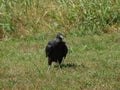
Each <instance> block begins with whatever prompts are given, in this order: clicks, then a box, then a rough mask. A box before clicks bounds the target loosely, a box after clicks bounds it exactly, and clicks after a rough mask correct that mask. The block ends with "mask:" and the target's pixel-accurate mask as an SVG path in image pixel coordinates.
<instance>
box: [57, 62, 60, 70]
mask: <svg viewBox="0 0 120 90" xmlns="http://www.w3.org/2000/svg"><path fill="white" fill-rule="evenodd" d="M57 63H58V68H59V69H61V67H60V62H59V60H57Z"/></svg>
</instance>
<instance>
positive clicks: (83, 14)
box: [0, 0, 120, 36]
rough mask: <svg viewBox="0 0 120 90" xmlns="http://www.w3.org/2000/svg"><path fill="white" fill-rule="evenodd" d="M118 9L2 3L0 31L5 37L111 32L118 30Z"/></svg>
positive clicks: (69, 0) (62, 2)
mask: <svg viewBox="0 0 120 90" xmlns="http://www.w3.org/2000/svg"><path fill="white" fill-rule="evenodd" d="M119 6H120V0H109V1H108V0H106V1H102V0H57V1H56V0H50V1H48V0H12V1H8V0H1V1H0V30H2V31H3V32H4V36H7V33H11V32H14V33H16V34H17V35H21V34H22V35H23V34H25V35H29V34H31V33H32V34H33V33H35V32H40V31H41V32H48V33H51V32H56V31H62V32H65V33H67V32H72V33H73V31H74V32H79V34H80V35H84V34H95V33H96V34H100V33H101V32H111V31H112V32H114V31H118V29H119V27H120V7H119ZM111 28H112V29H111Z"/></svg>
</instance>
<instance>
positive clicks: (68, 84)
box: [0, 33, 120, 90]
mask: <svg viewBox="0 0 120 90" xmlns="http://www.w3.org/2000/svg"><path fill="white" fill-rule="evenodd" d="M39 34H40V35H41V33H39ZM40 35H38V36H40ZM53 36H54V35H53ZM53 36H48V37H50V38H52V37H53ZM35 37H36V38H35ZM48 37H46V38H45V39H40V38H41V37H37V36H30V37H27V38H26V39H14V38H9V39H3V41H2V42H0V52H1V54H0V89H2V90H119V89H120V75H119V74H120V55H119V53H120V45H119V44H120V34H119V33H118V34H104V35H99V36H98V35H93V36H92V35H87V36H83V37H78V36H72V35H70V34H68V35H66V38H65V40H66V43H67V45H68V47H69V53H68V55H67V58H66V59H65V60H64V61H63V64H62V69H61V70H58V69H57V67H56V64H55V63H53V65H52V68H51V70H50V71H47V68H48V67H47V58H46V57H45V52H44V48H45V45H46V43H47V41H48V40H49V38H48Z"/></svg>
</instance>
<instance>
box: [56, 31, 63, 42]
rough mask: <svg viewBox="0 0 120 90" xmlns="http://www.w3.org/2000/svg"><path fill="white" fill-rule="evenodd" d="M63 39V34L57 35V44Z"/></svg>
mask: <svg viewBox="0 0 120 90" xmlns="http://www.w3.org/2000/svg"><path fill="white" fill-rule="evenodd" d="M62 39H63V35H62V34H61V33H57V35H56V41H57V42H61V41H62Z"/></svg>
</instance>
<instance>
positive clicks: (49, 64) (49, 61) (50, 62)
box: [48, 58, 52, 70]
mask: <svg viewBox="0 0 120 90" xmlns="http://www.w3.org/2000/svg"><path fill="white" fill-rule="evenodd" d="M51 64H52V61H51V59H50V58H48V70H50V67H51Z"/></svg>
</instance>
